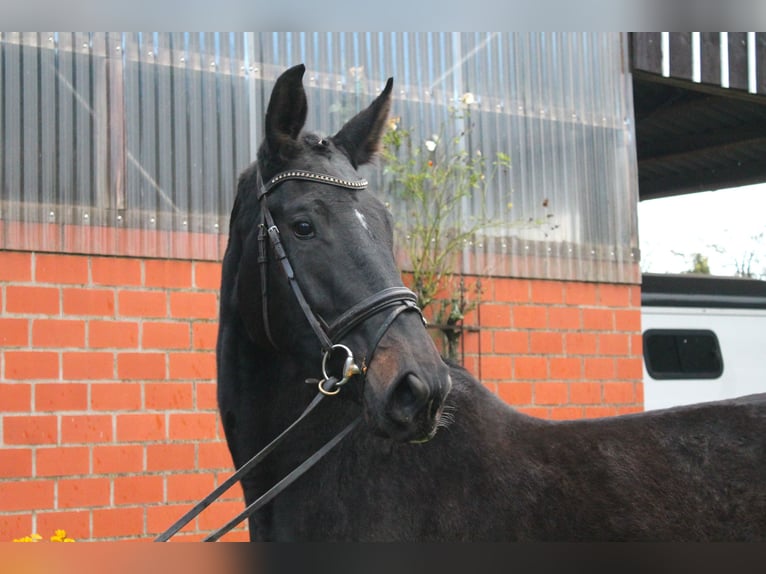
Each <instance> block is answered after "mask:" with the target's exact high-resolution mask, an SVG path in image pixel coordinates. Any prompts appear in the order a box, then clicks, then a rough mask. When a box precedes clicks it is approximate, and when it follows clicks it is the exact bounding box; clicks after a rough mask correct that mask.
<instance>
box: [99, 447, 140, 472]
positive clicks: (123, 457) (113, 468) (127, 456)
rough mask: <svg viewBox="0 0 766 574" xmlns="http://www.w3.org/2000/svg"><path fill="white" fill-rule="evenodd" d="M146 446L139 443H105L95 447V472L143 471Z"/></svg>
mask: <svg viewBox="0 0 766 574" xmlns="http://www.w3.org/2000/svg"><path fill="white" fill-rule="evenodd" d="M143 470H144V447H143V446H139V445H103V446H98V445H97V446H94V447H93V473H94V474H112V473H115V474H116V473H126V472H143Z"/></svg>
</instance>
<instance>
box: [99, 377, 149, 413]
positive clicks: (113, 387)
mask: <svg viewBox="0 0 766 574" xmlns="http://www.w3.org/2000/svg"><path fill="white" fill-rule="evenodd" d="M90 406H91V408H92V409H93V410H94V411H136V410H139V409H140V408H141V385H140V384H139V383H128V382H125V381H123V382H120V383H93V384H91V385H90Z"/></svg>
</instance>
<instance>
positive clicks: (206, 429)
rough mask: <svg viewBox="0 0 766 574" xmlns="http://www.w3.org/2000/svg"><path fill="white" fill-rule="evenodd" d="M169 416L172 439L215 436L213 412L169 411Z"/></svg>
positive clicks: (197, 438) (215, 417)
mask: <svg viewBox="0 0 766 574" xmlns="http://www.w3.org/2000/svg"><path fill="white" fill-rule="evenodd" d="M169 416H170V433H169V434H170V438H171V439H172V440H204V439H214V438H217V436H216V435H217V433H216V421H217V416H216V415H215V414H214V413H175V414H174V413H171V414H170V415H169Z"/></svg>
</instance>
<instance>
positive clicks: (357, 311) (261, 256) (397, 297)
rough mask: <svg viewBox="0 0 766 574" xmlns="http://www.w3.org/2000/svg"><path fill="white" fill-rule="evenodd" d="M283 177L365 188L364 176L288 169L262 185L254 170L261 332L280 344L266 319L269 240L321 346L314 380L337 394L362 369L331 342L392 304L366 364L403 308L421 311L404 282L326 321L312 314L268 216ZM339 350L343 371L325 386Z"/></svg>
mask: <svg viewBox="0 0 766 574" xmlns="http://www.w3.org/2000/svg"><path fill="white" fill-rule="evenodd" d="M288 180H302V181H310V182H315V183H322V184H326V185H331V186H334V187H341V188H344V189H350V190H355V191H359V190H363V189H365V188H366V187H367V180H365V179H360V180H356V181H351V180H346V179H341V178H338V177H335V176H331V175H326V174H321V173H315V172H311V171H304V170H290V171H283V172H281V173H279V174H277V175H275V176H274V177H272V178H271V179H270V180H269V181H268V182H267V183H266V184H264V183H263V181H262V180H261V176H260V173H258V191H257V194H258V195H257V197H258V202H259V203H260V207H261V223H260V224H259V229H258V263H259V265H260V275H261V306H262V316H263V326H264V331H265V332H266V337H267V339H268V340H269V342H270V343H271V345H272V346H273V347H274V348H275V349H278V348H279V347H278V345H277V344H276V343H275V342H274V339H273V336H272V334H271V327H270V321H269V298H268V243H270V244H271V247H272V250H273V252H274V255H275V257H276V260H277V261H278V262H279V263H280V264H281V266H282V269H283V271H284V274H285V276H286V277H287V280H288V282H289V284H290V287H291V288H292V291H293V293H294V294H295V298H296V299H297V301H298V305H299V306H300V308H301V311H302V312H303V314H304V316H305V317H306V320H307V321H308V323H309V325H310V326H311V329H312V330H313V331H314V334H315V335H316V337H317V339H318V340H319V343H320V345H321V348H322V374H323V376H324V378H323V379H320V380H319V382H318V388H319V391H320V392H322V393H324V394H337V393H338V392H339V391H340V387H341V386H342V385H344V384H345V383H346V382H348V381H349V380H350V379H351V378H352V377H353V376H354V375H363V374H364V373H363V371H362V368H361V367H359V366H358V365H357V364H356V361H355V359H354V354H353V352H352V351H351V350H350V349H349V348H348V347H346V346H345V345H341V344H335V343H333V341H339V340H341V339H342V338H343V337H344V336H345V335H347V334H348V333H349V332H351V331H352V330H353V329H354V328H356V327H357V326H359V325H360V324H362V323H363V322H364V321H366V320H367V319H368V318H370V317H372V316H374V315H377V314H378V313H381V312H382V311H384V310H386V309H392V310H391V311H390V313H389V316H388V317H387V318H386V320H385V321H384V322H383V324H382V325H381V327H380V328H379V329H378V332H377V334H376V335H375V337H373V344H372V345H371V346H370V349H369V354H368V356H367V357H366V362H367V364H368V365H369V362H370V361H371V359H372V354H373V353H374V352H375V349H376V347H377V346H378V343H379V342H380V339H381V338H382V337H383V335H385V333H386V331H387V330H388V328H389V327H390V326H391V324H392V323H393V322H394V320H396V318H397V317H398V316H399V315H400V314H401V313H403V312H405V311H415V312H417V313H419V314H420V316H421V318H422V316H423V315H422V313H421V311H420V308H419V307H418V306H417V296H416V295H415V293H413V292H412V291H410V290H409V289H407V288H406V287H388V288H386V289H383V290H381V291H379V292H378V293H375V294H374V295H371V296H370V297H367V298H366V299H363V300H362V301H360V302H358V303H357V304H355V305H353V306H352V307H351V308H350V309H348V310H347V311H345V312H344V313H343V314H341V315H340V316H339V317H337V318H336V319H335V320H334V321H333V322H332V323H330V324H329V325H328V324H327V323H326V322H325V321H324V320H323V319H322V318H321V317H320V316H318V315H317V314H316V313H314V311H313V310H312V309H311V306H310V305H309V304H308V302H307V300H306V297H305V296H304V294H303V291H302V290H301V287H300V285H299V283H298V280H297V278H296V277H295V271H294V270H293V267H292V265H291V264H290V260H289V258H288V257H287V253H286V252H285V249H284V247H283V245H282V240H281V238H280V233H279V228H278V227H277V226H276V224H275V223H274V218H273V216H272V215H271V211H270V210H269V207H268V202H267V198H268V196H269V194H270V193H271V192H272V191H273V190H274V189H275V188H276V187H277V186H278V185H279V184H281V183H282V182H284V181H288ZM267 238H268V242H267ZM338 350H340V351H343V352H345V353H346V359H345V360H344V363H343V364H344V368H343V372H342V373H340V375H341V376H340V377H335V378H337V382H336V383H335V385H334V387H335V388H328V385H327V384H326V382H327V381H328V380H329V379H330V378H332V377H331V376H330V375H329V374H328V373H327V360H328V358H329V357H330V355H331V354H333V353H334V352H335V351H338Z"/></svg>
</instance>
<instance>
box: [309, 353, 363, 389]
mask: <svg viewBox="0 0 766 574" xmlns="http://www.w3.org/2000/svg"><path fill="white" fill-rule="evenodd" d="M335 349H341V350H343V351H345V352H346V359H345V360H344V361H343V370H342V371H341V375H342V378H341V379H340V380H339V381H338V380H337V379H336V381H337V382H336V383H335V385H334V387H333V388H332V389H329V390H328V389H325V386H324V385H325V383H327V382H328V381H330V380H332V377H331V376H330V375H328V374H327V359H328V358H329V357H330V355H331V354H332V352H333V351H334V350H335ZM322 374H323V375H324V379H322V380H321V381H319V382H318V383H317V388H318V389H319V392H320V393H322V394H323V395H327V396H333V395H337V394H338V393H339V392H340V388H341V387H342V386H343V385H345V384H346V383H347V382H348V381H349V380H350V379H351V377H353V376H354V375H361V374H362V369H360V368H359V365H357V364H356V363H355V362H354V353H352V352H351V349H349V348H348V347H346V345H333V346H332V348H331V349H330V350H329V351H325V353H324V355H323V356H322Z"/></svg>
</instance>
